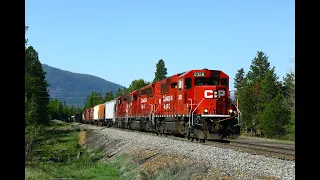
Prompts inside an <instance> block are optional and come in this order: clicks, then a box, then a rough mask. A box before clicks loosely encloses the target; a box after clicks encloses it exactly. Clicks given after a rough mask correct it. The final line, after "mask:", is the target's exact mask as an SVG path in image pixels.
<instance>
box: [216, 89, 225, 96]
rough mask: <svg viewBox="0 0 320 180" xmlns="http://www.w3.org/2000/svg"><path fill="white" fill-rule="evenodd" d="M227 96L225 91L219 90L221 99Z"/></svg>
mask: <svg viewBox="0 0 320 180" xmlns="http://www.w3.org/2000/svg"><path fill="white" fill-rule="evenodd" d="M224 95H226V93H225V91H224V90H219V91H218V96H219V97H221V96H224Z"/></svg>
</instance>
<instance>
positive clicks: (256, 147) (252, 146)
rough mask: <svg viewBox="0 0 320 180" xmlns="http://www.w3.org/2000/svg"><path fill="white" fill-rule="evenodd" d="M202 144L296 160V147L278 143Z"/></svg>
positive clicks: (172, 137) (213, 142) (228, 141)
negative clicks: (278, 144)
mask: <svg viewBox="0 0 320 180" xmlns="http://www.w3.org/2000/svg"><path fill="white" fill-rule="evenodd" d="M91 126H95V127H101V126H97V125H91ZM106 128H107V127H101V128H100V129H99V130H102V129H106ZM111 128H113V127H111ZM115 129H118V130H121V131H131V132H137V133H142V134H148V135H154V136H157V135H156V134H155V133H150V132H142V131H137V130H132V129H119V128H115ZM158 136H164V137H167V138H171V139H175V140H180V141H189V142H190V140H188V139H187V138H184V137H179V136H173V135H170V136H169V135H168V136H166V135H158ZM191 142H193V143H200V142H199V141H191ZM201 144H203V145H208V146H215V147H220V148H228V149H234V150H240V151H243V152H247V153H251V154H257V155H264V156H268V157H274V158H278V159H283V160H290V161H294V160H295V149H293V148H285V147H279V146H277V145H274V146H270V145H264V144H258V143H252V142H245V141H237V140H220V141H215V140H207V141H206V143H201Z"/></svg>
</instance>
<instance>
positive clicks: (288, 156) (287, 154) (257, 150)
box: [229, 140, 295, 161]
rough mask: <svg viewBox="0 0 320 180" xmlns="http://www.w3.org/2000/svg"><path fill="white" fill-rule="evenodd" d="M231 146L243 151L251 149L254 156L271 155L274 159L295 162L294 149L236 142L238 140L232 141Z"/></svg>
mask: <svg viewBox="0 0 320 180" xmlns="http://www.w3.org/2000/svg"><path fill="white" fill-rule="evenodd" d="M229 145H230V146H233V147H238V148H242V149H250V150H251V151H252V152H253V154H263V155H270V156H273V157H277V158H279V159H285V160H292V161H294V160H295V149H294V148H285V147H280V146H278V145H274V146H270V145H264V144H258V143H251V142H243V141H236V140H232V141H230V143H229Z"/></svg>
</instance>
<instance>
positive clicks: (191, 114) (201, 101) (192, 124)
mask: <svg viewBox="0 0 320 180" xmlns="http://www.w3.org/2000/svg"><path fill="white" fill-rule="evenodd" d="M204 99H205V98H202V100H201V101H200V103H199V104H198V106H197V107H196V108H194V110H193V111H192V114H191V116H192V117H191V118H192V126H193V125H194V122H193V113H194V111H196V110H197V108H198V107H199V106H200V104H201V103H202V101H203V100H204Z"/></svg>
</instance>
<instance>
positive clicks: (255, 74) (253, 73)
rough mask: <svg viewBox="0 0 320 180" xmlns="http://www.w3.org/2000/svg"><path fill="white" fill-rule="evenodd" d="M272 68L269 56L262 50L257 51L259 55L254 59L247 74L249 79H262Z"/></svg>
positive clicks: (252, 80)
mask: <svg viewBox="0 0 320 180" xmlns="http://www.w3.org/2000/svg"><path fill="white" fill-rule="evenodd" d="M269 70H270V63H269V61H268V56H266V55H265V54H264V53H263V52H262V51H258V52H257V56H256V57H255V58H254V59H253V60H252V64H251V66H250V71H249V72H248V74H247V77H248V79H249V81H251V82H254V81H255V80H261V79H262V78H263V77H264V76H265V75H266V74H267V72H268V71H269Z"/></svg>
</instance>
